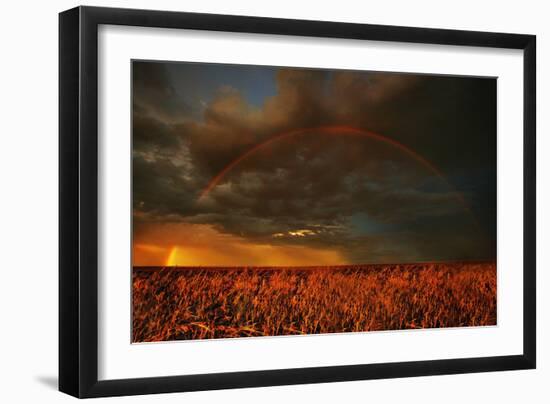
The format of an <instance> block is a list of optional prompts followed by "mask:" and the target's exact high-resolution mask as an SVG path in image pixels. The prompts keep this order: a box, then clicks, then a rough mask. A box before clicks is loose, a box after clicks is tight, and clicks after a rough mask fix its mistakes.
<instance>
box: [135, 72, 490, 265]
mask: <svg viewBox="0 0 550 404" xmlns="http://www.w3.org/2000/svg"><path fill="white" fill-rule="evenodd" d="M185 66H186V65H185V64H182V65H178V66H177V68H176V67H174V66H172V67H171V72H172V74H173V75H174V74H178V73H177V72H179V74H181V75H185V74H186V70H185ZM227 69H230V67H227ZM232 69H238V67H232ZM174 72H176V73H174ZM133 78H134V82H133V83H134V84H133V86H134V87H133V88H134V116H133V128H134V130H133V139H134V164H133V184H134V211H135V213H136V218H137V219H135V220H137V221H139V220H145V219H143V218H147V220H152V221H155V220H157V221H166V220H172V221H184V222H188V223H199V224H211V225H213V226H214V227H215V228H216V229H217V230H218V231H220V232H222V233H228V234H233V235H237V236H242V237H244V238H247V239H250V240H254V241H261V242H269V243H272V244H278V243H279V244H284V243H289V242H292V243H294V244H303V245H308V246H315V247H320V248H322V247H323V246H331V247H337V248H340V249H341V250H342V251H344V253H345V254H346V256H348V257H349V259H350V260H353V262H359V261H380V260H386V259H388V260H391V259H394V260H407V259H408V260H428V259H461V258H463V259H466V258H492V257H494V254H495V251H494V239H495V238H496V236H495V224H496V215H495V204H496V202H495V195H496V190H495V186H496V185H495V184H496V170H495V165H496V122H495V119H496V87H495V86H496V85H495V81H494V80H489V79H473V78H453V77H435V76H421V75H406V74H385V73H368V72H348V71H331V72H329V71H322V70H308V69H279V70H278V71H277V72H276V76H275V80H276V88H277V93H276V94H275V95H274V96H269V97H267V98H265V100H264V102H263V104H262V105H260V106H258V105H251V104H249V103H248V102H247V100H246V99H245V98H244V96H243V91H240V90H239V89H238V88H234V87H232V86H231V85H230V84H228V83H224V82H223V77H220V78H219V80H220V85H219V86H218V87H217V89H216V91H215V92H214V93H213V94H212V96H211V99H210V100H209V102H208V103H204V105H201V108H202V109H201V111H202V115H201V117H200V118H195V117H193V116H191V115H190V114H189V111H190V110H192V109H195V110H196V109H197V108H196V106H189V105H187V104H186V103H185V102H184V101H183V99H184V97H183V96H182V94H183V93H184V92H185V88H175V87H174V84H173V82H177V78H175V79H174V78H172V80H171V78H170V75H169V74H168V72H167V70H166V68H165V67H164V65H163V64H159V63H134V75H133ZM209 80H211V78H209ZM326 125H349V126H354V127H358V128H365V129H369V130H372V131H375V132H378V133H382V134H384V135H386V136H388V137H391V138H392V139H394V140H396V141H399V142H401V143H402V144H404V145H405V146H407V147H410V148H411V149H413V150H414V151H416V152H417V153H419V154H420V155H422V156H423V158H425V159H427V160H429V161H431V162H433V163H434V164H436V165H437V166H438V168H439V169H440V170H441V172H442V173H443V174H444V176H445V177H447V179H446V180H445V179H443V178H441V177H440V176H439V175H437V174H436V173H434V172H433V170H430V169H428V168H426V167H425V166H423V165H422V164H420V163H419V162H418V161H415V160H414V159H411V156H408V155H404V154H403V153H399V152H396V150H395V147H392V146H390V145H387V144H382V143H380V142H376V141H373V140H372V139H371V140H369V139H356V138H347V137H344V136H342V137H336V136H329V135H326V134H323V133H322V131H319V132H318V133H310V134H305V135H303V136H302V135H299V136H295V137H292V138H289V139H286V140H282V141H279V142H276V143H274V144H273V145H271V146H270V147H266V148H265V149H263V150H261V151H259V152H258V153H256V154H254V155H252V156H250V157H249V158H247V159H246V160H245V161H243V162H242V163H241V164H239V165H237V166H236V167H235V168H233V169H232V170H231V171H230V172H229V173H227V175H226V176H224V177H223V178H222V179H221V180H220V182H219V183H218V185H217V186H216V187H215V188H214V189H213V190H212V192H210V193H209V194H208V195H207V197H206V198H204V200H202V201H200V202H198V198H199V196H200V194H201V192H202V190H203V189H204V188H205V187H206V186H207V184H208V183H209V181H210V180H211V179H212V178H213V177H214V176H215V175H216V174H218V173H219V172H220V171H221V170H223V169H224V167H226V166H227V165H228V164H229V163H231V162H232V161H233V160H234V159H236V158H238V157H239V156H241V155H242V154H243V153H245V152H246V151H248V150H250V149H251V148H252V147H254V146H256V145H258V144H261V143H262V142H265V141H266V140H268V139H271V138H273V137H274V136H276V135H278V134H280V133H284V132H285V131H289V130H294V129H298V128H305V127H319V126H326ZM480 226H481V228H482V231H479V227H480Z"/></svg>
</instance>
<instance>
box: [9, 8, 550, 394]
mask: <svg viewBox="0 0 550 404" xmlns="http://www.w3.org/2000/svg"><path fill="white" fill-rule="evenodd" d="M545 3H546V2H543V1H531V0H523V1H514V2H503V1H496V0H491V1H483V2H480V1H470V0H462V1H460V2H444V1H439V0H434V1H430V0H416V1H410V0H402V1H401V0H398V1H397V0H388V1H385V2H372V3H370V4H369V3H368V2H362V1H353V0H339V1H338V2H330V3H327V4H321V2H320V1H318V0H317V1H311V2H308V1H301V2H299V1H297V0H293V1H283V0H278V1H274V2H263V1H258V0H232V1H223V0H202V1H201V2H188V3H184V2H182V1H169V0H157V1H155V2H147V1H143V0H142V1H137V0H134V1H120V0H111V1H90V2H89V3H87V5H98V6H111V7H133V8H156V9H165V10H180V11H197V12H210V13H225V14H248V15H259V16H273V17H284V18H303V19H317V20H336V21H348V22H362V23H376V24H390V25H409V26H422V27H436V28H456V29H469V30H484V31H503V32H519V33H532V34H536V35H537V36H538V63H537V69H538V72H539V74H538V78H537V79H538V86H537V88H538V108H537V110H538V125H537V129H538V134H539V136H538V168H537V169H538V181H537V182H538V198H537V199H538V206H539V209H538V229H539V230H538V251H539V253H538V285H539V286H538V307H539V310H538V324H539V325H538V340H539V344H538V348H539V351H538V352H539V355H538V369H537V370H533V371H520V372H501V373H488V374H469V375H461V376H439V377H423V378H411V379H397V380H379V381H365V382H346V383H332V384H321V385H305V386H290V387H289V386H285V387H274V388H261V389H243V390H226V391H217V392H200V393H185V394H169V395H157V396H142V397H126V398H116V399H109V402H121V403H122V402H125V403H130V402H132V403H133V402H139V403H169V402H173V403H175V402H181V401H182V400H186V402H188V403H214V402H224V403H225V402H235V403H237V402H238V403H246V402H255V403H256V402H262V403H264V402H268V403H270V402H273V403H275V402H281V401H282V402H319V403H333V402H335V401H340V402H366V401H367V400H368V401H371V402H381V401H384V402H410V403H416V402H422V403H439V402H445V403H462V402H465V401H470V402H501V403H502V402H504V403H508V402H510V403H514V402H522V401H523V402H529V403H543V402H549V401H550V387H549V386H550V350H549V349H548V345H547V344H548V343H547V342H546V341H549V340H550V322H549V321H548V317H549V315H548V313H549V310H548V308H549V306H550V283H549V281H550V276H549V274H548V270H547V267H548V266H549V264H550V252H549V251H550V245H549V243H550V232H549V231H548V226H549V225H550V221H549V220H550V214H549V213H548V210H547V208H546V209H545V206H550V185H549V180H548V176H547V175H548V174H547V173H548V172H549V171H550V160H546V162H545V161H544V158H545V157H546V154H547V151H548V150H549V146H550V141H549V140H548V138H547V137H546V136H544V134H545V133H548V132H549V131H550V118H548V116H547V115H546V114H545V111H548V109H549V108H550V94H549V92H548V90H549V89H550V88H549V84H550V78H549V77H548V75H547V74H545V72H548V71H550V25H549V24H548V15H549V11H550V10H547V9H546V7H545V5H546V4H545ZM78 4H79V3H77V2H74V1H66V0H63V1H57V2H56V3H55V4H54V3H52V2H43V1H42V2H39V1H21V2H15V1H12V2H6V3H5V4H4V7H3V9H2V17H3V18H2V23H1V24H0V30H1V35H0V38H1V48H0V49H1V52H2V53H1V55H2V62H1V63H0V69H1V74H0V102H1V107H2V108H1V111H2V114H1V115H0V116H1V121H0V122H1V124H2V125H1V129H0V144H1V145H0V193H1V198H0V246H1V247H0V251H1V258H0V267H1V271H2V272H1V273H2V275H3V276H2V277H1V278H0V310H1V312H0V313H1V315H0V372H1V373H0V401H2V402H5V403H19V402H22V403H23V402H25V403H27V402H28V403H32V402H41V403H50V402H51V403H58V402H59V403H62V402H68V401H70V400H71V398H70V397H68V396H66V395H63V394H61V393H58V392H57V391H56V385H57V280H58V279H57V13H58V12H60V11H62V10H65V9H68V8H71V7H73V6H76V5H78Z"/></svg>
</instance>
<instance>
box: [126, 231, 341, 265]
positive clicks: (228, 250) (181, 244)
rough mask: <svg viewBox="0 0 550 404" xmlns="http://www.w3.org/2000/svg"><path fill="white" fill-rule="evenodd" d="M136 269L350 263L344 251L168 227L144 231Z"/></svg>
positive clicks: (137, 243) (137, 245)
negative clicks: (256, 240)
mask: <svg viewBox="0 0 550 404" xmlns="http://www.w3.org/2000/svg"><path fill="white" fill-rule="evenodd" d="M135 239H136V240H135V241H134V259H133V265H134V266H309V265H339V264H345V263H347V262H346V260H345V258H344V257H343V256H342V254H341V252H340V251H337V250H335V249H319V248H313V247H307V246H303V245H290V244H268V243H257V242H254V241H248V240H246V239H244V238H241V237H237V236H232V235H228V234H222V233H220V232H218V231H217V230H215V229H213V228H212V227H211V226H209V225H201V224H188V223H166V224H162V225H158V224H157V225H151V226H150V227H149V228H147V229H145V230H142V231H141V234H139V235H138V236H137V237H135Z"/></svg>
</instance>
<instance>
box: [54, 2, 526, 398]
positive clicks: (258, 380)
mask: <svg viewBox="0 0 550 404" xmlns="http://www.w3.org/2000/svg"><path fill="white" fill-rule="evenodd" d="M100 24H112V25H126V26H140V27H159V28H181V29H194V30H208V31H226V32H242V33H259V34H277V35H293V36H309V37H318V38H346V39H360V40H371V41H372V40H375V41H389V42H404V43H424V44H440V45H450V46H452V45H464V46H476V47H487V48H510V49H520V50H523V60H524V77H523V80H524V90H523V91H524V93H523V105H524V109H523V119H524V126H523V139H524V157H523V158H524V173H523V175H524V177H523V179H524V190H523V192H524V205H523V206H524V212H523V215H524V236H523V242H524V245H523V251H524V261H523V354H521V355H511V356H495V357H482V358H467V359H445V360H428V361H415V362H399V363H379V364H364V365H350V366H331V367H314V368H298V369H281V370H262V371H250V372H235V373H217V374H202V375H201V374H196V375H182V376H170V377H150V378H139V379H122V380H106V381H100V380H98V376H97V374H98V323H97V319H98V278H97V275H98V268H97V266H98V138H97V136H98V135H97V130H98V122H97V118H98V87H97V86H98V66H97V61H98V26H99V25H100ZM535 103H536V37H535V36H534V35H519V34H504V33H489V32H472V31H458V30H443V29H426V28H410V27H397V26H382V25H367V24H351V23H339V22H324V21H307V20H288V19H278V18H260V17H244V16H228V15H213V14H196V13H183V12H167V11H150V10H131V9H112V8H96V7H77V8H73V9H71V10H68V11H64V12H62V13H60V15H59V218H60V219H59V390H61V391H63V392H65V393H68V394H70V395H73V396H75V397H81V398H85V397H104V396H120V395H134V394H150V393H168V392H183V391H196V390H213V389H227V388H243V387H260V386H274V385H290V384H301V383H323V382H336V381H350V380H363V379H382V378H396V377H411V376H427V375H442V374H459V373H470V372H489V371H501V370H515V369H534V368H535V366H536V288H535V280H536V279H535V277H536V268H535V264H536V257H535V252H536V251H535V237H536V233H535V226H536V221H535V219H536V218H535V214H536V213H535V212H536V211H535V208H536V206H535V192H536V191H535V174H536V173H535V166H536V162H535V157H536V156H535V154H536V153H535V142H536V139H535V120H536V115H535V114H536V113H535Z"/></svg>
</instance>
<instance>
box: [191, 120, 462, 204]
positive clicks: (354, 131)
mask: <svg viewBox="0 0 550 404" xmlns="http://www.w3.org/2000/svg"><path fill="white" fill-rule="evenodd" d="M313 132H323V133H326V134H329V135H335V136H362V137H366V138H369V139H372V140H376V141H379V142H383V143H385V144H387V145H390V146H392V147H394V148H396V149H398V150H399V151H401V152H402V153H405V154H406V155H408V156H409V157H411V158H412V159H414V160H415V161H417V162H418V163H420V164H421V165H423V166H424V167H426V168H427V169H428V170H429V171H431V172H432V173H434V174H435V175H436V176H437V177H439V178H440V179H441V180H442V181H443V182H444V183H445V184H446V185H447V186H448V187H449V188H450V189H454V187H452V186H451V184H449V182H448V181H447V180H446V178H445V176H444V175H443V173H442V172H441V171H440V170H438V169H437V167H435V166H434V165H433V164H432V163H430V162H429V161H428V160H426V159H425V158H424V157H422V156H421V155H420V154H418V153H416V152H415V151H414V150H412V149H410V148H409V147H407V146H405V145H404V144H402V143H400V142H398V141H396V140H394V139H391V138H389V137H387V136H384V135H380V134H378V133H375V132H372V131H369V130H365V129H358V128H355V127H352V126H318V127H312V128H302V129H295V130H291V131H288V132H283V133H280V134H278V135H275V136H273V137H270V138H269V139H267V140H266V141H264V142H262V143H259V144H257V145H255V146H253V147H252V148H250V149H249V150H247V151H246V152H244V153H243V154H241V155H240V156H238V157H237V158H235V159H234V160H232V161H231V162H230V163H229V164H228V165H226V166H225V167H224V168H223V169H222V170H221V171H220V172H219V173H218V174H217V175H216V176H214V177H213V178H212V179H211V180H210V182H209V183H208V184H207V185H206V187H205V188H204V189H203V190H202V191H201V192H200V194H199V198H198V199H197V201H198V202H199V203H200V202H201V201H202V200H204V198H205V197H206V196H207V195H208V194H209V193H210V191H212V189H214V188H215V187H216V185H218V183H219V182H220V181H221V180H222V179H223V178H224V177H225V176H226V175H227V174H228V173H229V172H230V171H231V170H232V169H234V168H235V167H236V166H238V165H239V164H240V163H242V162H243V161H244V160H246V159H247V158H249V157H250V156H252V155H253V154H255V153H257V152H259V151H261V150H262V149H265V148H267V147H268V146H270V145H271V144H273V143H276V142H278V141H281V140H284V139H288V138H291V137H293V136H297V135H303V134H307V133H313ZM457 198H458V199H459V201H460V203H461V205H463V206H464V207H465V209H466V210H468V211H469V208H468V205H467V204H466V201H465V200H464V199H463V197H462V195H461V194H460V193H457Z"/></svg>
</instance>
